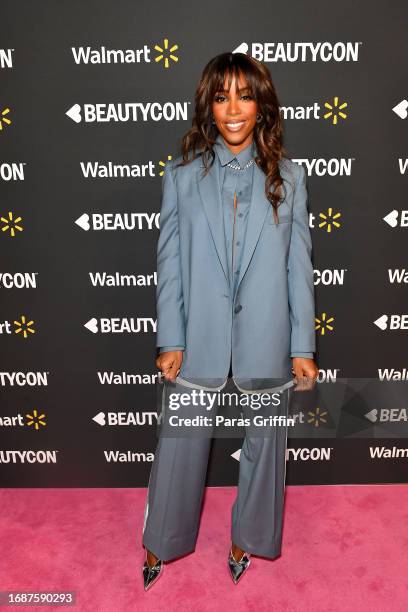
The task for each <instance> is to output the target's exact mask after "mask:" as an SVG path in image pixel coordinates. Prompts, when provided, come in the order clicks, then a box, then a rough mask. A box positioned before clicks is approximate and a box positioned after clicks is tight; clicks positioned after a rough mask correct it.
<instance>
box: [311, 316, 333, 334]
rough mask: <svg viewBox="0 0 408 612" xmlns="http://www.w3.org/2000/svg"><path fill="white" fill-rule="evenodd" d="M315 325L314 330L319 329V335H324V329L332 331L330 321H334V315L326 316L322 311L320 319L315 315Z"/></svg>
mask: <svg viewBox="0 0 408 612" xmlns="http://www.w3.org/2000/svg"><path fill="white" fill-rule="evenodd" d="M315 321H316V326H315V330H316V331H320V335H321V336H324V335H325V334H326V331H329V332H331V331H333V329H334V327H333V326H332V322H333V321H334V317H328V316H327V312H323V313H322V315H321V317H320V319H319V318H318V317H315Z"/></svg>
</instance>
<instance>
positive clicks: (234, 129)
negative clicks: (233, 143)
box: [225, 121, 245, 132]
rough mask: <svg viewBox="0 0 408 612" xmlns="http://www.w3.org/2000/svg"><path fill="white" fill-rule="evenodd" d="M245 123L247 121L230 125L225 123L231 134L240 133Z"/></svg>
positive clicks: (232, 122) (231, 122)
mask: <svg viewBox="0 0 408 612" xmlns="http://www.w3.org/2000/svg"><path fill="white" fill-rule="evenodd" d="M244 123H245V121H230V122H229V123H225V127H226V128H227V130H229V131H230V132H239V130H240V129H241V128H242V126H243V125H244Z"/></svg>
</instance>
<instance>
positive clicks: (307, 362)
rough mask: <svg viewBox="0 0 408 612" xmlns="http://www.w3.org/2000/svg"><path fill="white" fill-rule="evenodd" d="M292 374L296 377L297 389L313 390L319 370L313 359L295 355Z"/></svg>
mask: <svg viewBox="0 0 408 612" xmlns="http://www.w3.org/2000/svg"><path fill="white" fill-rule="evenodd" d="M292 374H294V375H295V377H296V385H295V391H311V390H312V389H313V388H314V386H315V384H316V379H317V377H318V375H319V370H318V367H317V365H316V364H315V362H314V360H313V359H308V358H307V357H293V358H292Z"/></svg>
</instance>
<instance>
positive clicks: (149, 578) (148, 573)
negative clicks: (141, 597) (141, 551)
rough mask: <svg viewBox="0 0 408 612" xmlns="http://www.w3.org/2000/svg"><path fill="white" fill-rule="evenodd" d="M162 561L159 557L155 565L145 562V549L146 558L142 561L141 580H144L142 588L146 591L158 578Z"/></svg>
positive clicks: (161, 569)
mask: <svg viewBox="0 0 408 612" xmlns="http://www.w3.org/2000/svg"><path fill="white" fill-rule="evenodd" d="M163 567H164V565H163V561H162V560H161V559H158V560H157V563H156V564H155V565H152V567H150V565H149V564H148V562H147V551H146V558H145V561H144V563H143V568H142V573H143V582H144V590H145V591H147V590H148V589H150V587H151V586H153V584H154V583H155V582H157V580H158V579H159V578H160V575H161V573H162V571H163Z"/></svg>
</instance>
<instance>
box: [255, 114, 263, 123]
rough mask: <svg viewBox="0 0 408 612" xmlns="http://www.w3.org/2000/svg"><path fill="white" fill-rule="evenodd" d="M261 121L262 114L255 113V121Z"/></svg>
mask: <svg viewBox="0 0 408 612" xmlns="http://www.w3.org/2000/svg"><path fill="white" fill-rule="evenodd" d="M261 121H262V115H257V116H256V122H257V123H260V122H261Z"/></svg>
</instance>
